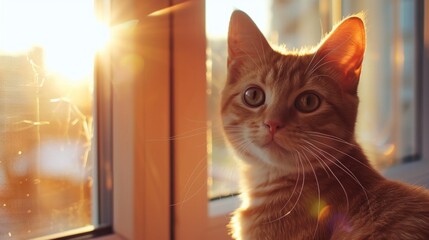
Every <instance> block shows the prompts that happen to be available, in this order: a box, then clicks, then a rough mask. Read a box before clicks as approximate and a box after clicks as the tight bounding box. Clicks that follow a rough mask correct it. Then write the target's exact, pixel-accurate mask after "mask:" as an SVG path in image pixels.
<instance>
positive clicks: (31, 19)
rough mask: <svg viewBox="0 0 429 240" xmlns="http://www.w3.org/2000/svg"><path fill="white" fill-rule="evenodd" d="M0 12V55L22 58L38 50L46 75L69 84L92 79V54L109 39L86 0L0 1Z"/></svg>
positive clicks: (92, 4) (92, 6) (105, 27)
mask: <svg viewBox="0 0 429 240" xmlns="http://www.w3.org/2000/svg"><path fill="white" fill-rule="evenodd" d="M23 6H25V7H23ZM4 9H7V10H4ZM36 9H37V10H38V9H42V10H41V11H36ZM0 13H1V14H0V35H1V36H2V37H1V38H0V53H2V54H8V55H18V54H21V55H22V54H25V53H26V52H28V51H29V50H30V49H31V48H32V47H36V46H37V47H40V48H42V49H43V55H44V64H45V67H46V70H47V71H48V74H56V75H60V76H62V77H64V79H66V80H67V81H71V82H76V83H78V82H80V81H85V80H87V79H86V78H87V77H88V76H89V77H92V72H93V65H94V64H93V60H94V54H95V53H96V51H97V50H100V49H101V48H103V46H104V45H106V44H107V42H108V40H109V36H110V34H109V28H108V27H107V26H105V25H103V24H102V23H100V22H99V21H97V19H96V17H95V14H94V3H93V2H91V1H87V0H76V1H61V0H40V1H25V0H0Z"/></svg>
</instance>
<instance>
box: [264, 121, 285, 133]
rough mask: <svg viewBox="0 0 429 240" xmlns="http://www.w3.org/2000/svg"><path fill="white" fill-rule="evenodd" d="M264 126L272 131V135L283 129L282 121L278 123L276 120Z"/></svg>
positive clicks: (267, 122)
mask: <svg viewBox="0 0 429 240" xmlns="http://www.w3.org/2000/svg"><path fill="white" fill-rule="evenodd" d="M264 125H265V126H266V127H267V128H269V129H270V133H271V134H272V135H274V133H276V132H277V130H279V129H280V128H282V127H283V126H282V124H281V122H280V121H276V120H268V121H266V122H265V123H264Z"/></svg>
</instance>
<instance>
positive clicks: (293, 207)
mask: <svg viewBox="0 0 429 240" xmlns="http://www.w3.org/2000/svg"><path fill="white" fill-rule="evenodd" d="M298 160H299V161H298V162H299V163H300V166H301V170H302V184H301V189H300V191H299V195H298V198H297V199H296V201H295V203H294V204H293V206H292V208H291V209H290V210H289V211H288V212H287V213H286V214H284V216H283V217H286V216H288V215H289V214H290V213H291V212H292V211H293V210H294V209H295V207H296V206H297V204H298V202H299V200H300V199H301V195H302V192H303V191H304V184H305V168H304V163H302V161H301V159H299V158H298ZM292 194H295V193H292Z"/></svg>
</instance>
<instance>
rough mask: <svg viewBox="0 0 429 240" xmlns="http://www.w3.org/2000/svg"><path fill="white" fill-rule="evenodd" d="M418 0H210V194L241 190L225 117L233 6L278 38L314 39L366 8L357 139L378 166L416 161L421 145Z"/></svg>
mask: <svg viewBox="0 0 429 240" xmlns="http://www.w3.org/2000/svg"><path fill="white" fill-rule="evenodd" d="M415 4H416V3H415V1H412V0H403V1H389V0H384V1H371V0H367V1H352V0H347V1H330V0H320V1H313V0H304V1H302V0H290V1H281V0H271V1H258V0H254V1H244V0H241V1H240V0H237V1H216V0H207V1H206V29H207V39H208V49H207V53H208V54H207V71H208V72H207V76H208V84H209V91H208V95H207V99H208V105H209V106H208V109H209V112H208V116H209V119H210V124H211V126H212V127H211V129H210V132H209V136H210V139H209V141H210V142H211V145H210V147H209V150H208V152H209V166H210V168H209V193H208V195H209V198H211V199H213V198H218V197H222V196H228V195H231V194H234V193H237V192H238V174H237V172H236V167H237V165H236V161H237V160H236V159H234V158H235V157H234V154H233V153H232V151H231V149H230V148H229V147H228V146H227V143H225V141H224V138H223V133H222V127H221V122H220V119H219V112H220V110H219V105H218V104H219V99H220V91H221V89H222V87H223V84H224V81H225V79H226V57H227V45H226V38H227V32H228V21H229V17H230V14H231V12H232V11H233V10H234V9H241V10H243V11H245V12H246V13H248V14H249V15H250V17H251V18H252V19H253V20H254V21H255V23H256V24H257V25H258V27H259V28H260V29H261V31H262V32H263V33H264V35H265V36H266V37H267V39H268V40H269V41H270V43H272V44H286V48H288V49H294V48H301V47H303V46H314V45H316V44H317V43H318V42H319V41H320V39H321V38H322V36H324V34H325V33H326V32H327V31H330V30H331V28H332V23H333V22H337V21H339V20H340V19H341V16H348V15H350V14H353V13H358V12H360V11H364V12H365V13H366V16H367V18H366V22H367V35H368V36H367V49H366V54H365V60H364V66H363V72H362V75H361V80H360V89H359V95H360V100H361V103H360V109H359V117H358V122H357V137H358V141H359V142H360V143H361V144H362V146H363V147H364V149H365V151H366V153H367V155H368V156H369V157H370V160H371V161H372V162H373V164H374V165H375V166H376V168H378V169H383V168H386V167H389V166H392V165H394V164H396V163H399V162H401V161H403V160H408V159H412V157H413V156H415V155H416V154H417V143H416V97H417V96H416V69H415V66H416V61H415V58H416V50H415V49H416V45H415V41H416V39H415V37H416V34H417V33H416V24H415V17H414V16H415Z"/></svg>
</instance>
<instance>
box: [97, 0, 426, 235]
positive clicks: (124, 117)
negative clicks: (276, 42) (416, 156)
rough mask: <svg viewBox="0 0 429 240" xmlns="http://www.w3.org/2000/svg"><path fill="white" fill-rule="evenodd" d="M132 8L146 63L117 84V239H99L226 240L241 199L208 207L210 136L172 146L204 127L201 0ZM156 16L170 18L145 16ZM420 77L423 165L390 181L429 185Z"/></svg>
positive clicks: (158, 0) (407, 167)
mask: <svg viewBox="0 0 429 240" xmlns="http://www.w3.org/2000/svg"><path fill="white" fill-rule="evenodd" d="M140 2H144V3H140ZM185 2H186V3H185ZM423 2H424V1H420V3H421V4H423ZM177 4H182V5H180V6H181V7H176V8H169V6H179V5H177ZM130 6H132V7H133V8H134V11H133V12H134V13H135V14H136V15H135V16H137V18H138V19H139V20H140V25H139V26H138V28H137V29H136V31H135V41H136V43H135V44H134V48H135V49H134V50H133V51H134V54H136V56H137V57H139V56H140V57H142V59H143V60H144V64H143V68H142V69H139V68H137V67H136V69H134V72H133V74H132V76H129V75H127V74H122V73H121V70H119V74H118V75H116V77H120V78H121V79H114V83H113V84H112V86H113V88H112V99H113V152H114V155H113V156H114V157H113V173H114V174H113V187H114V190H113V206H114V207H113V231H114V234H112V235H109V236H105V237H102V238H100V239H109V240H110V239H160V240H163V239H165V240H167V239H177V240H188V239H190V240H193V239H217V240H219V239H230V237H229V236H228V234H227V230H226V224H227V223H228V221H229V217H230V213H231V211H232V210H233V209H234V208H235V207H236V206H237V202H238V200H237V198H236V197H232V198H226V199H222V200H217V201H214V202H209V201H208V198H207V184H206V181H207V171H206V169H207V167H208V166H207V161H205V156H206V154H207V153H206V147H205V145H206V137H207V136H206V133H205V132H204V131H201V132H198V134H195V136H193V137H189V138H187V137H183V138H181V137H177V138H175V140H174V141H169V139H170V137H172V136H187V134H189V133H193V131H195V129H196V128H201V129H204V128H205V127H206V125H205V124H206V110H207V109H206V104H205V98H206V81H205V79H206V72H205V71H206V68H205V61H206V55H205V51H206V39H205V29H204V28H205V27H204V23H205V20H204V11H205V10H204V1H200V0H193V1H179V0H172V1H168V0H147V1H136V2H133V4H130ZM159 9H170V10H174V11H172V13H173V14H164V15H162V14H161V15H159V16H155V17H147V15H148V14H149V13H152V12H154V11H156V10H159ZM421 11H422V14H424V23H421V24H424V26H425V27H424V28H422V29H425V30H424V33H423V41H422V42H421V44H422V45H423V46H424V52H422V59H421V61H422V66H429V27H428V26H429V4H424V7H423V6H421ZM139 16H142V17H139ZM423 46H422V47H423ZM420 70H421V71H422V73H421V78H422V81H421V82H420V87H419V89H420V91H421V92H420V97H421V102H420V105H419V109H420V112H421V115H420V122H421V128H420V129H419V130H418V131H419V132H421V133H420V134H421V135H420V136H421V159H420V161H415V162H412V163H408V164H403V165H399V166H397V167H394V168H391V169H389V170H387V171H386V172H385V175H386V176H388V177H389V178H393V179H399V180H403V181H406V182H410V183H414V184H420V185H424V186H427V187H429V176H428V175H427V171H428V169H429V124H428V123H429V107H428V106H429V94H427V93H428V92H429V69H428V68H423V67H421V68H420ZM124 79H126V80H130V81H125V80H124ZM115 81H116V82H115ZM194 133H195V132H194ZM189 135H191V134H189ZM189 192H191V194H190V193H189ZM189 194H190V195H189Z"/></svg>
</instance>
